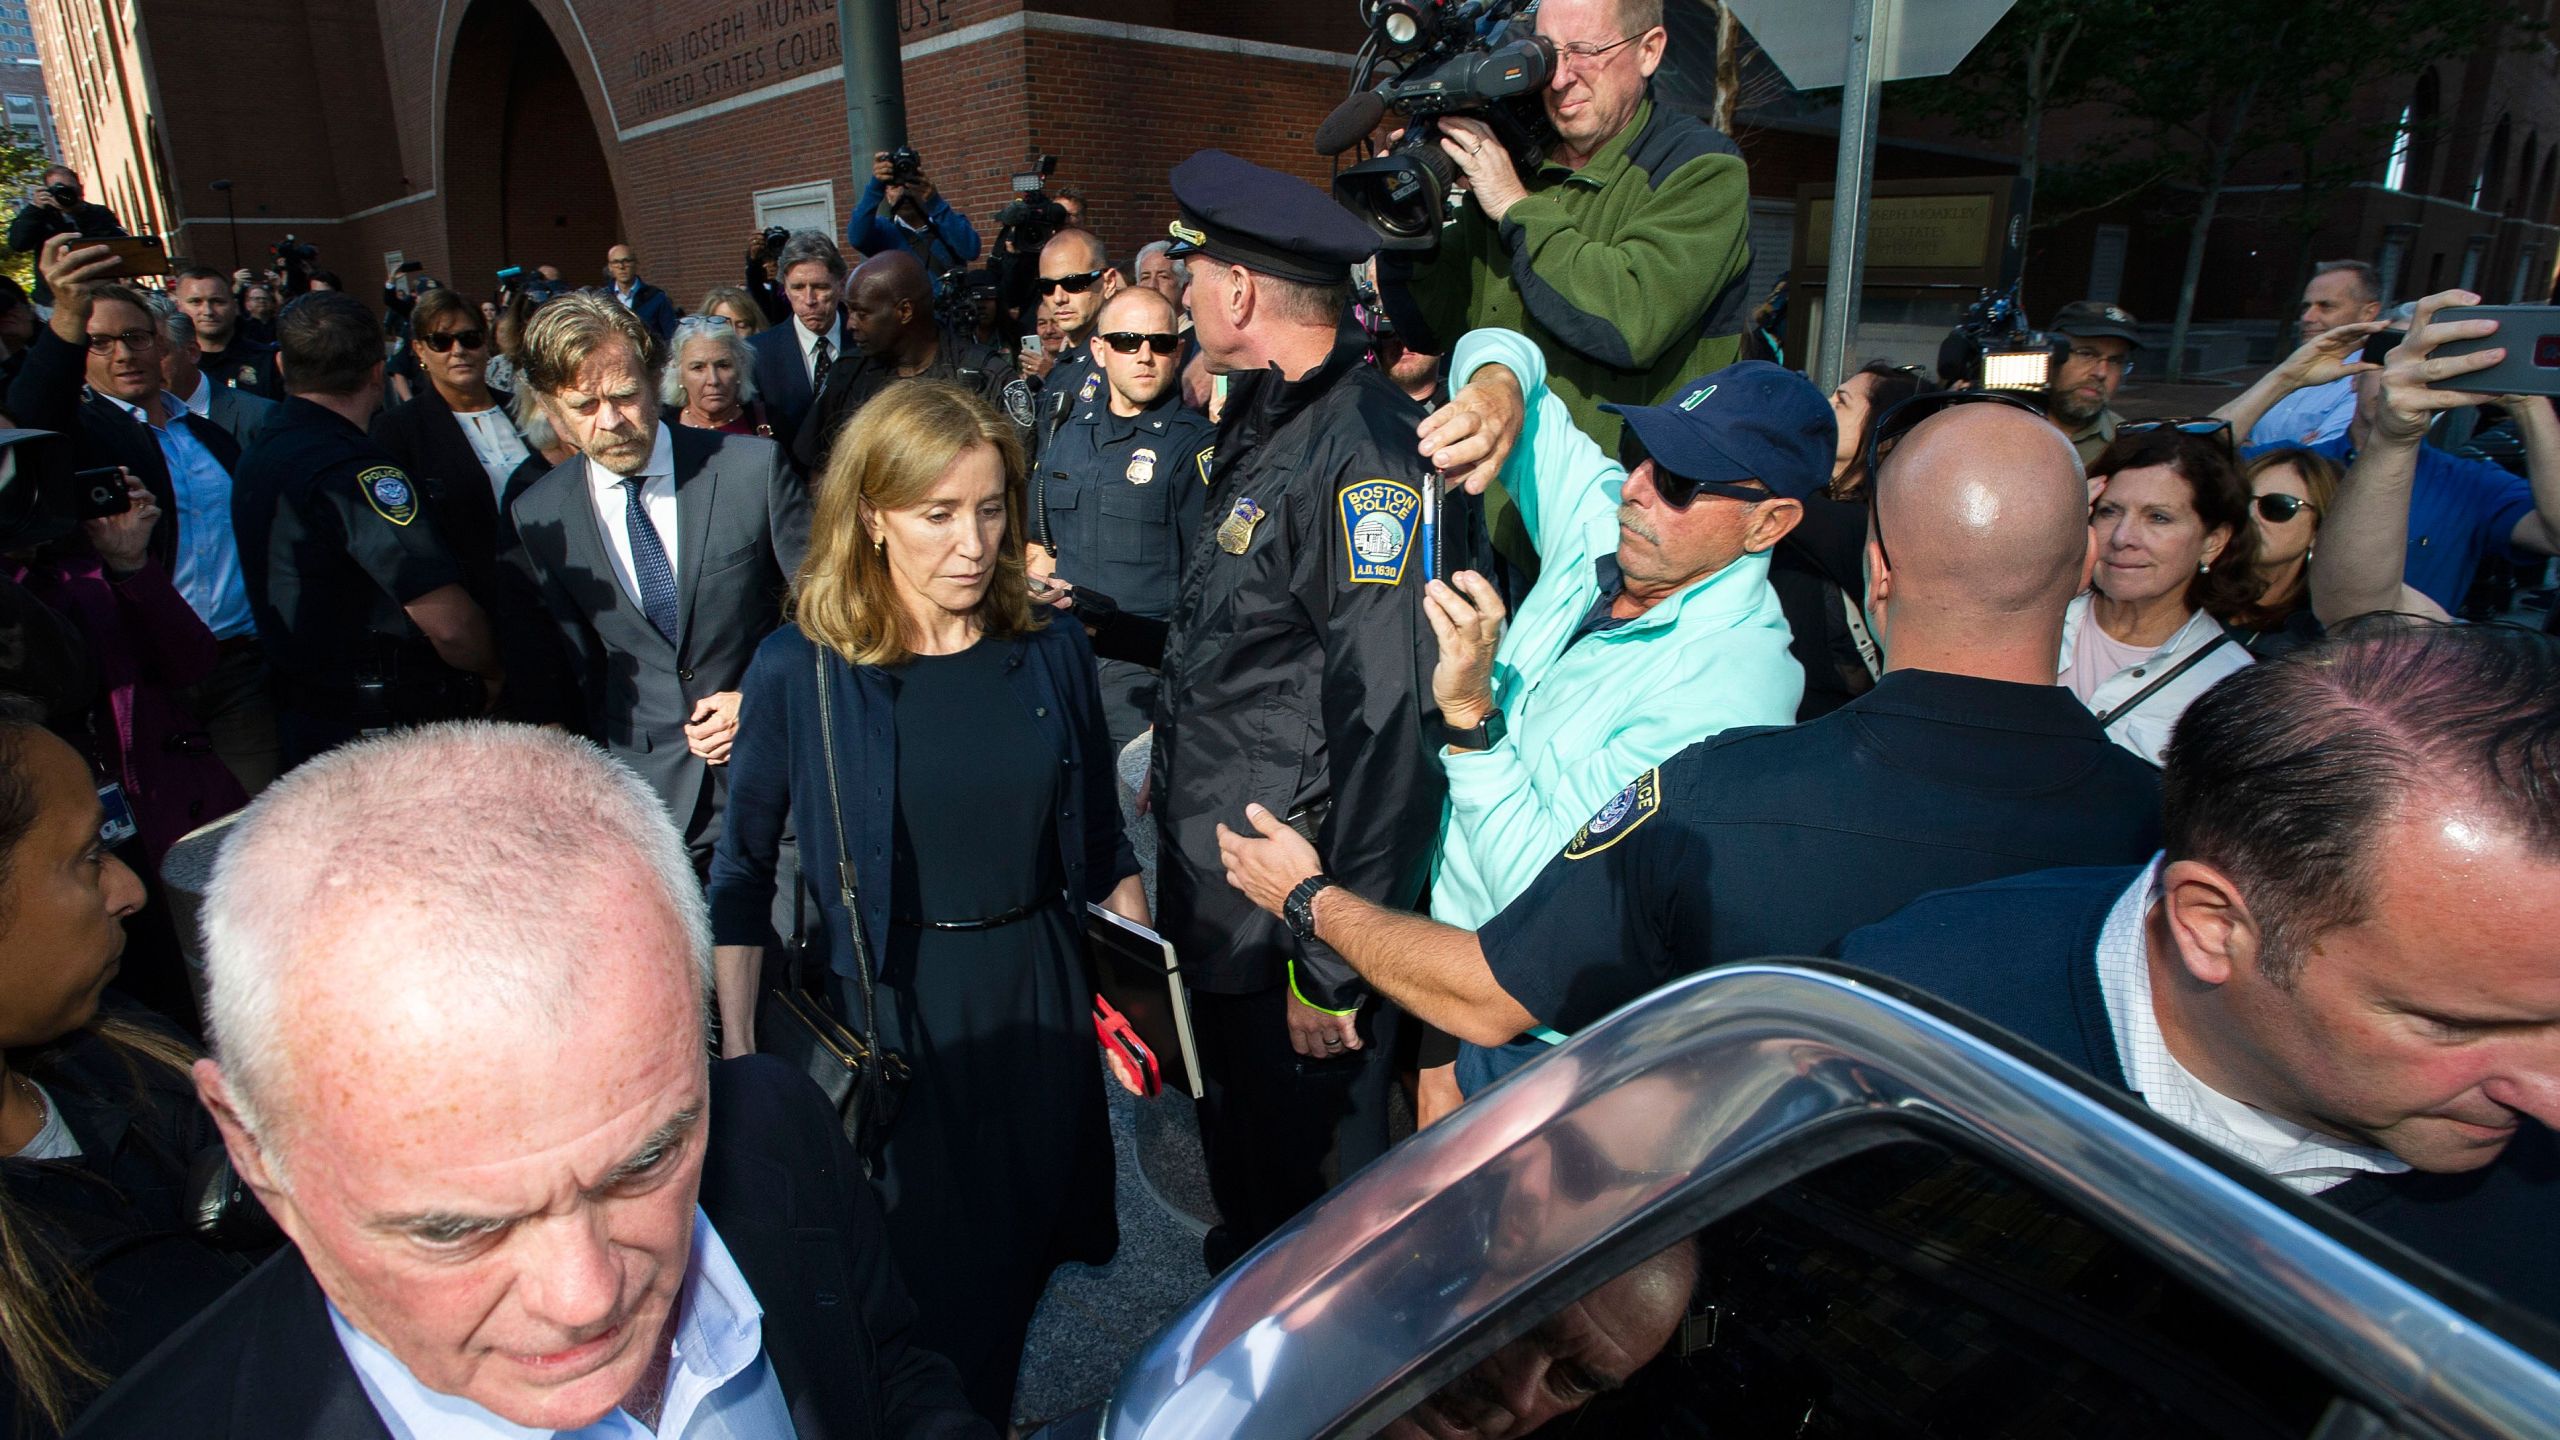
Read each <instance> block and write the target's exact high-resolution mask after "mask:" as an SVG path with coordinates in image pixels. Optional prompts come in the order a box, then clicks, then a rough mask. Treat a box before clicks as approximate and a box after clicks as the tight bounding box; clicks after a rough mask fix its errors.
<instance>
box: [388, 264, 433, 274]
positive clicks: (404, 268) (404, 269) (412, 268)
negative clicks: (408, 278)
mask: <svg viewBox="0 0 2560 1440" xmlns="http://www.w3.org/2000/svg"><path fill="white" fill-rule="evenodd" d="M426 268H427V262H426V261H424V260H403V261H401V262H400V268H399V269H398V270H396V271H394V272H392V273H394V274H397V275H415V274H417V273H418V272H419V271H421V270H424V269H426Z"/></svg>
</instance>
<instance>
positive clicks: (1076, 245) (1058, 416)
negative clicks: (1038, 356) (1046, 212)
mask: <svg viewBox="0 0 2560 1440" xmlns="http://www.w3.org/2000/svg"><path fill="white" fill-rule="evenodd" d="M1038 288H1039V295H1040V318H1041V319H1044V320H1046V321H1048V322H1049V323H1050V324H1052V325H1055V326H1057V327H1058V333H1059V334H1061V335H1064V336H1065V337H1066V341H1067V348H1066V352H1065V353H1064V354H1062V355H1060V356H1059V357H1058V364H1057V368H1055V369H1053V370H1051V371H1050V372H1049V373H1048V374H1047V375H1046V376H1043V377H1042V378H1041V381H1040V385H1039V388H1038V389H1037V391H1036V392H1034V393H1033V395H1032V397H1031V398H1032V401H1033V404H1034V405H1035V406H1036V408H1037V410H1038V412H1039V418H1038V420H1037V421H1036V422H1035V423H1034V425H1033V429H1032V436H1031V445H1032V454H1033V456H1034V457H1035V458H1037V457H1038V456H1040V455H1042V454H1044V453H1046V452H1047V450H1048V448H1049V446H1050V445H1051V444H1052V443H1053V442H1054V441H1055V440H1056V438H1057V435H1058V432H1059V431H1060V430H1062V429H1064V428H1066V424H1067V422H1068V421H1069V420H1072V419H1074V418H1075V416H1076V414H1077V412H1079V411H1081V410H1082V409H1083V408H1084V407H1085V406H1087V405H1091V404H1092V403H1094V402H1095V401H1097V400H1099V399H1101V398H1102V384H1103V381H1102V369H1101V367H1100V366H1098V365H1096V364H1094V363H1093V354H1092V351H1091V350H1090V349H1089V348H1088V347H1087V342H1088V341H1090V340H1092V339H1093V332H1094V328H1095V326H1096V324H1097V323H1098V322H1099V321H1100V320H1101V318H1102V307H1103V305H1104V304H1105V303H1106V302H1108V301H1109V300H1110V299H1111V297H1112V296H1114V295H1117V294H1119V293H1120V272H1119V270H1118V269H1116V268H1114V267H1113V265H1112V264H1111V254H1110V252H1109V251H1107V250H1105V249H1104V248H1103V246H1102V238H1101V237H1100V236H1098V235H1095V234H1094V233H1093V232H1092V231H1090V230H1074V229H1068V230H1061V231H1059V232H1058V233H1057V234H1055V235H1052V236H1050V237H1049V243H1048V244H1046V245H1043V246H1041V247H1040V282H1039V287H1038Z"/></svg>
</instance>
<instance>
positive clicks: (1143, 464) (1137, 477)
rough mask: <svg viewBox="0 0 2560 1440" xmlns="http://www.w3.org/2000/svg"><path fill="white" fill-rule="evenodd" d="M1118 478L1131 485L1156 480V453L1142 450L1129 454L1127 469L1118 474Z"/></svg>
mask: <svg viewBox="0 0 2560 1440" xmlns="http://www.w3.org/2000/svg"><path fill="white" fill-rule="evenodd" d="M1120 478H1121V479H1123V480H1126V481H1128V482H1129V483H1130V484H1132V485H1144V484H1146V483H1147V482H1148V481H1150V480H1153V479H1154V478H1156V452H1154V451H1153V450H1148V449H1143V448H1142V449H1138V450H1133V451H1131V452H1129V468H1128V469H1126V470H1123V471H1121V472H1120Z"/></svg>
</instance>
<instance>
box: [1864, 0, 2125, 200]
mask: <svg viewBox="0 0 2560 1440" xmlns="http://www.w3.org/2000/svg"><path fill="white" fill-rule="evenodd" d="M1902 3H1904V4H1906V5H1907V4H1909V3H1910V0H1902ZM2144 8H2145V7H2144V6H2143V4H2142V0H2017V3H2016V4H2014V5H2012V6H2010V7H2009V13H2008V14H2006V15H2003V16H2001V17H2000V22H1999V23H1998V24H1996V25H1994V26H1992V27H1991V33H1990V34H1988V35H1985V36H1984V37H1982V43H1980V44H1979V45H1976V46H1975V47H1974V48H1973V53H1972V54H1970V55H1967V56H1966V57H1965V59H1964V63H1963V64H1961V65H1959V66H1957V67H1956V69H1955V72H1954V73H1953V74H1949V75H1942V76H1937V77H1935V78H1932V79H1926V80H1906V81H1903V82H1901V83H1900V84H1898V85H1895V86H1894V87H1893V89H1892V95H1893V99H1894V103H1895V104H1896V105H1898V106H1902V107H1907V108H1909V109H1911V110H1915V111H1918V112H1919V113H1921V114H1924V115H1936V116H1940V117H1943V118H1945V119H1947V120H1951V121H1953V122H1954V123H1955V125H1956V127H1957V128H1958V129H1959V130H1962V131H1963V132H1964V133H1966V134H1968V135H1972V136H1974V137H1976V138H1979V139H1984V140H1998V139H2004V138H2008V137H2012V136H2014V137H2015V138H2016V141H2017V146H2018V174H2019V175H2020V176H2021V177H2023V178H2024V179H2025V180H2026V182H2027V206H2028V209H2027V214H2028V216H2029V221H2030V224H2032V223H2033V215H2034V212H2035V208H2036V204H2037V201H2038V200H2039V199H2040V198H2041V195H2040V192H2041V191H2042V189H2043V181H2044V179H2045V175H2044V171H2045V158H2044V118H2045V116H2046V115H2047V114H2049V113H2050V112H2052V111H2055V110H2064V109H2068V108H2070V107H2072V106H2074V105H2078V104H2081V103H2082V102H2084V101H2087V100H2089V99H2091V98H2093V97H2094V96H2095V95H2096V94H2097V93H2098V87H2099V86H2100V85H2101V84H2102V83H2103V81H2104V79H2105V77H2106V74H2107V71H2108V68H2109V66H2110V64H2111V63H2112V60H2113V57H2115V56H2116V55H2118V54H2120V53H2122V51H2123V50H2124V48H2125V47H2126V46H2127V45H2130V44H2133V43H2136V42H2137V31H2136V25H2137V22H2138V21H2139V20H2140V19H2141V18H2142V13H2143V10H2144ZM1915 18H1917V17H1914V16H1910V15H1906V16H1905V19H1904V23H1906V24H1909V23H1912V21H1913V20H1914V19H1915ZM2097 183H2098V184H2099V185H2100V187H2101V188H2104V186H2105V185H2106V183H2107V182H2106V181H2104V180H2099V181H2098V182H2097ZM2071 188H2075V189H2076V188H2079V187H2077V186H2073V187H2071Z"/></svg>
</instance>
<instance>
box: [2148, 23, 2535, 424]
mask: <svg viewBox="0 0 2560 1440" xmlns="http://www.w3.org/2000/svg"><path fill="white" fill-rule="evenodd" d="M2145 8H2146V9H2148V10H2149V11H2150V12H2151V13H2150V16H2149V18H2148V20H2147V21H2146V22H2145V23H2144V25H2143V27H2142V28H2143V34H2144V43H2142V44H2140V45H2137V46H2130V47H2127V48H2126V49H2125V50H2123V51H2121V52H2120V53H2118V54H2117V55H2115V56H2113V57H2112V61H2111V66H2110V71H2109V74H2108V75H2107V77H2106V78H2105V79H2104V80H2103V81H2101V82H2100V85H2099V93H2100V94H2102V95H2103V96H2104V97H2105V99H2106V101H2107V103H2108V104H2110V105H2111V106H2113V107H2114V108H2115V109H2116V111H2117V112H2118V113H2120V114H2122V115H2124V116H2125V117H2126V118H2128V119H2130V120H2133V121H2135V122H2137V123H2139V124H2140V125H2141V126H2142V127H2143V128H2144V130H2145V131H2146V132H2147V133H2148V135H2149V136H2150V138H2151V140H2152V143H2153V144H2154V145H2155V146H2156V147H2157V149H2158V152H2159V154H2160V156H2161V157H2162V158H2163V159H2164V160H2169V161H2171V162H2173V164H2174V169H2173V171H2172V172H2171V173H2173V174H2176V175H2179V176H2180V177H2182V178H2183V179H2185V180H2186V181H2187V182H2188V183H2189V184H2191V185H2193V186H2194V187H2195V190H2196V218H2195V223H2194V225H2193V226H2191V227H2190V228H2189V230H2188V232H2187V254H2186V261H2185V265H2184V267H2183V269H2182V270H2181V272H2180V274H2179V278H2178V307H2177V312H2176V315H2175V317H2174V318H2173V319H2172V320H2171V322H2170V327H2169V360H2168V365H2169V374H2170V377H2171V378H2172V379H2175V378H2177V377H2178V375H2179V374H2180V373H2181V372H2182V371H2183V369H2184V366H2185V360H2186V344H2187V331H2188V327H2189V325H2190V323H2191V322H2192V320H2193V319H2194V315H2195V300H2196V289H2197V285H2198V283H2199V282H2200V281H2201V280H2202V278H2203V275H2204V257H2205V249H2206V244H2207V241H2208V240H2209V238H2210V236H2211V234H2212V231H2213V222H2214V217H2215V213H2216V212H2217V210H2218V209H2219V208H2220V206H2221V203H2222V196H2223V192H2224V191H2225V189H2226V188H2228V186H2229V184H2230V180H2231V176H2232V174H2233V172H2235V171H2236V170H2238V169H2239V168H2240V167H2241V166H2242V165H2243V164H2244V163H2245V162H2247V161H2249V160H2250V159H2253V158H2255V157H2256V156H2258V155H2259V154H2261V153H2264V152H2266V151H2269V150H2271V149H2277V148H2281V147H2283V146H2286V145H2288V144H2292V145H2294V146H2296V147H2297V148H2300V147H2301V146H2302V144H2303V141H2304V138H2305V137H2317V139H2316V142H2315V144H2314V145H2313V147H2312V148H2313V151H2314V153H2315V154H2316V155H2318V156H2319V157H2320V160H2319V162H2318V164H2317V165H2316V166H2315V165H2306V166H2305V167H2304V168H2303V170H2302V172H2301V175H2302V183H2303V184H2305V185H2308V186H2315V187H2317V186H2323V185H2331V184H2334V183H2335V182H2334V180H2333V179H2331V178H2330V177H2332V176H2334V175H2336V174H2338V173H2342V172H2354V171H2357V170H2358V167H2359V166H2361V165H2363V163H2364V162H2365V161H2367V160H2370V161H2372V162H2373V163H2376V164H2378V163H2379V160H2380V155H2381V152H2380V149H2379V148H2378V147H2377V146H2375V145H2374V144H2373V142H2372V136H2371V126H2370V123H2369V119H2370V117H2369V113H2368V112H2369V111H2370V110H2371V103H2370V96H2371V92H2372V90H2373V88H2374V87H2375V86H2376V85H2378V84H2380V83H2381V82H2382V81H2383V80H2384V79H2385V78H2386V77H2391V76H2405V75H2409V74H2413V73H2415V72H2416V71H2418V70H2419V69H2421V68H2423V67H2425V66H2428V65H2432V64H2434V63H2436V62H2437V61H2439V60H2442V59H2445V58H2447V57H2449V56H2455V55H2465V54H2470V53H2472V52H2474V51H2477V50H2479V49H2481V48H2483V47H2485V46H2492V45H2500V44H2506V43H2511V42H2512V40H2513V39H2514V38H2515V37H2516V36H2517V35H2518V34H2519V33H2520V31H2521V29H2522V27H2523V26H2524V24H2525V23H2526V21H2525V17H2524V15H2523V12H2522V11H2520V10H2518V9H2516V8H2514V7H2512V6H2510V5H2507V4H2503V3H2495V0H2493V3H2484V4H2459V5H2448V4H2444V3H2442V0H2146V5H2145Z"/></svg>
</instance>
